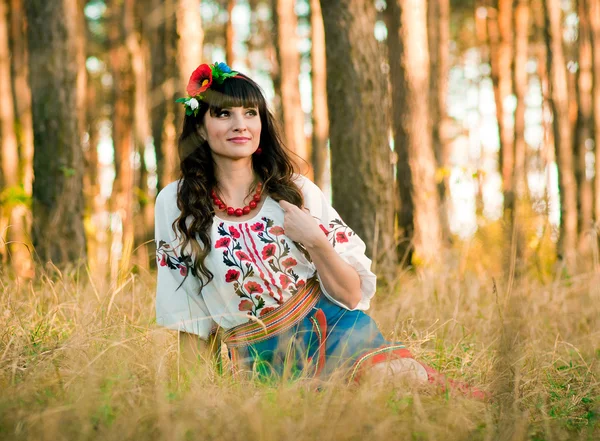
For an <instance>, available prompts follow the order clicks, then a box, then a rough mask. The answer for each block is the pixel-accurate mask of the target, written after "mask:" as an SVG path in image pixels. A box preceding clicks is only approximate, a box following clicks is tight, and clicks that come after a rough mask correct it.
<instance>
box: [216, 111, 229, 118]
mask: <svg viewBox="0 0 600 441" xmlns="http://www.w3.org/2000/svg"><path fill="white" fill-rule="evenodd" d="M228 115H229V112H228V111H227V110H221V111H220V112H219V113H217V116H218V117H221V116H228Z"/></svg>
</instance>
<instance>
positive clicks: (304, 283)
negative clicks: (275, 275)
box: [296, 280, 306, 288]
mask: <svg viewBox="0 0 600 441" xmlns="http://www.w3.org/2000/svg"><path fill="white" fill-rule="evenodd" d="M304 285H306V282H305V281H304V280H300V281H299V282H298V283H296V287H298V288H302V287H304Z"/></svg>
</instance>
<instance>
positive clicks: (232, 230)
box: [229, 225, 240, 239]
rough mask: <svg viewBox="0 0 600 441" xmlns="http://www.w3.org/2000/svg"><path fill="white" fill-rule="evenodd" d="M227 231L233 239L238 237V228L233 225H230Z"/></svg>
mask: <svg viewBox="0 0 600 441" xmlns="http://www.w3.org/2000/svg"><path fill="white" fill-rule="evenodd" d="M229 233H230V234H231V235H232V236H233V237H234V238H235V239H239V238H240V232H239V231H238V230H236V229H235V227H234V226H233V225H232V226H231V227H229Z"/></svg>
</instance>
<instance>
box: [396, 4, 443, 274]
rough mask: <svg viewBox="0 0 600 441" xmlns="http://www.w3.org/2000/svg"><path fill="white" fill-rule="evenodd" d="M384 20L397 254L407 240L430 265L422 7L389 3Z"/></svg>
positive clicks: (434, 224) (433, 192)
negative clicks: (398, 205) (396, 199)
mask: <svg viewBox="0 0 600 441" xmlns="http://www.w3.org/2000/svg"><path fill="white" fill-rule="evenodd" d="M386 18H387V22H388V45H389V57H390V75H391V79H392V101H393V116H394V119H393V124H392V125H393V127H394V145H395V148H396V152H397V153H398V164H397V169H396V170H397V174H396V181H397V183H398V191H399V197H400V202H401V208H400V213H399V216H398V217H399V224H400V225H399V226H400V229H401V231H402V233H403V234H402V239H404V241H403V242H401V244H400V248H399V252H400V253H401V255H404V254H407V244H408V242H407V241H408V240H411V239H412V241H413V244H414V252H415V256H413V258H412V261H413V263H417V262H420V261H423V262H425V263H429V262H432V261H433V260H435V258H436V257H438V256H439V252H440V249H441V226H440V211H439V198H438V190H437V185H436V181H435V174H436V173H435V171H436V167H435V164H436V161H435V155H434V152H433V144H432V131H431V117H430V114H429V110H430V96H429V88H430V82H429V66H430V64H429V51H428V42H427V10H426V4H424V3H423V2H422V1H421V0H394V1H390V2H388V5H387V9H386ZM408 253H409V251H408ZM415 257H416V258H417V259H415Z"/></svg>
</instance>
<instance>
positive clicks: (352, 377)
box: [220, 279, 412, 381]
mask: <svg viewBox="0 0 600 441" xmlns="http://www.w3.org/2000/svg"><path fill="white" fill-rule="evenodd" d="M222 341H223V343H224V344H225V345H226V347H227V350H226V351H224V349H223V348H222V349H221V351H222V353H221V357H220V360H221V365H222V366H225V367H226V368H228V369H231V371H232V372H233V374H234V375H236V376H237V375H244V376H250V377H252V378H258V379H260V380H265V381H271V380H274V381H280V380H281V379H285V378H290V379H295V378H300V377H317V378H320V379H327V378H330V377H331V376H332V375H333V374H334V373H335V374H337V375H340V376H343V377H344V378H345V379H347V380H348V381H358V380H359V378H360V376H361V374H362V372H364V370H365V369H367V368H368V367H369V366H372V365H374V364H377V363H383V362H387V361H389V360H390V359H393V358H404V357H407V358H412V355H411V354H410V352H409V351H408V350H407V349H406V348H405V346H404V345H403V344H402V343H399V342H396V343H394V342H389V341H387V340H386V339H385V338H384V337H383V335H382V334H381V332H380V331H379V328H378V327H377V324H376V323H375V321H374V320H373V319H372V318H371V317H369V316H368V315H367V314H366V313H364V312H363V311H349V310H347V309H345V308H342V307H340V306H338V305H336V304H335V303H333V302H331V301H330V300H329V299H328V298H327V297H325V296H324V295H323V294H322V292H321V289H320V285H319V283H318V281H317V280H316V279H311V280H310V281H309V283H307V285H306V287H305V288H304V289H303V290H302V291H300V292H298V293H297V294H296V295H295V296H294V297H292V299H290V300H289V301H287V302H286V303H284V304H283V305H282V306H281V307H279V308H278V309H276V310H274V311H271V312H270V313H268V314H265V316H264V317H261V319H260V320H258V319H257V320H256V321H252V322H249V323H245V324H243V325H239V326H236V327H235V328H232V329H230V330H228V331H226V332H225V333H224V335H223V338H222Z"/></svg>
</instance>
